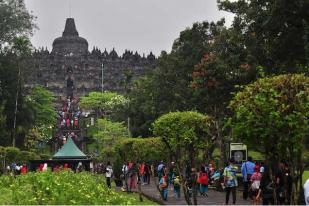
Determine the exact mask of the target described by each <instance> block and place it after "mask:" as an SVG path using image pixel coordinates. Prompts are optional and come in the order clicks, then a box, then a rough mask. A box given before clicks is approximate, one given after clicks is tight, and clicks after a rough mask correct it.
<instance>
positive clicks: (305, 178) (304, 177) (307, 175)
mask: <svg viewBox="0 0 309 206" xmlns="http://www.w3.org/2000/svg"><path fill="white" fill-rule="evenodd" d="M307 179H309V171H305V172H304V174H303V184H305V182H306V180H307Z"/></svg>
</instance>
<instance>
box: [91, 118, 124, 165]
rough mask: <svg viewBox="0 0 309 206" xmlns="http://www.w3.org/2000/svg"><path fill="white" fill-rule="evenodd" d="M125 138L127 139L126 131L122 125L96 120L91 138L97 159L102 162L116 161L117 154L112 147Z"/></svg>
mask: <svg viewBox="0 0 309 206" xmlns="http://www.w3.org/2000/svg"><path fill="white" fill-rule="evenodd" d="M125 137H128V130H127V128H126V127H125V126H124V125H123V123H120V122H113V121H110V120H107V119H98V120H97V125H96V132H95V133H94V134H93V138H94V140H95V143H94V144H95V145H96V148H95V149H96V150H97V152H98V154H99V158H100V159H104V160H106V159H109V160H115V159H117V154H116V153H115V152H116V151H115V148H114V147H113V146H114V145H115V144H116V143H117V142H118V141H120V140H121V139H123V138H125ZM114 156H115V157H114ZM112 158H113V159H112Z"/></svg>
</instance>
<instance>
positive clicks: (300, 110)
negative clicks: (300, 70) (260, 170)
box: [230, 74, 309, 204]
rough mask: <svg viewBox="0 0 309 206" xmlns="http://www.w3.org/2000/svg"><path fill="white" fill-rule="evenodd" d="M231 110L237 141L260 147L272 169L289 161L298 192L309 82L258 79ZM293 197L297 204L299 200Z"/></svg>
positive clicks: (286, 77) (297, 78) (308, 128)
mask: <svg viewBox="0 0 309 206" xmlns="http://www.w3.org/2000/svg"><path fill="white" fill-rule="evenodd" d="M230 107H231V108H232V110H233V111H234V115H233V118H232V119H231V121H230V123H231V126H232V130H233V135H234V136H235V138H236V139H239V140H241V141H243V142H245V143H247V144H249V145H254V146H260V147H261V149H262V151H263V152H264V153H265V156H266V159H267V161H269V162H270V165H275V164H276V163H278V162H280V161H286V162H287V163H288V165H289V169H290V170H291V175H292V181H293V183H294V185H293V191H294V192H297V191H299V190H298V185H301V181H300V180H301V175H302V170H303V162H302V155H303V150H304V141H305V138H308V133H309V121H308V119H309V78H308V77H306V76H304V75H300V74H299V75H298V74H297V75H292V74H288V75H279V76H275V77H267V78H263V79H259V80H257V81H256V82H254V83H252V84H250V85H248V86H246V87H245V89H244V90H243V91H241V92H239V93H237V94H236V96H235V97H234V98H233V100H232V101H231V103H230ZM299 181H300V182H299ZM291 195H292V199H293V201H294V204H296V203H297V202H296V198H297V196H296V195H295V193H293V194H291Z"/></svg>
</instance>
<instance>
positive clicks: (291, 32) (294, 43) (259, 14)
mask: <svg viewBox="0 0 309 206" xmlns="http://www.w3.org/2000/svg"><path fill="white" fill-rule="evenodd" d="M218 2H219V8H220V9H223V10H225V11H228V12H232V13H234V14H235V18H234V22H233V25H232V27H234V28H235V29H238V30H239V31H240V34H243V36H244V38H245V46H246V48H247V49H248V51H249V52H250V55H251V56H252V57H254V58H255V61H256V62H257V64H258V65H260V66H263V67H264V68H265V70H266V72H267V73H276V74H279V73H285V72H298V71H302V70H304V68H305V67H308V64H309V62H308V39H309V38H308V35H309V32H308V23H309V22H308V21H309V13H308V10H309V2H308V0H294V1H290V0H251V1H248V0H238V1H229V0H219V1H218Z"/></svg>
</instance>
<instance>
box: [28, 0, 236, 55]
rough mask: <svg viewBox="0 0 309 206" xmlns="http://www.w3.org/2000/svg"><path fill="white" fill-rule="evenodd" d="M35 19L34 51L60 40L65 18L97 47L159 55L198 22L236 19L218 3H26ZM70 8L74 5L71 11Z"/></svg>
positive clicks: (30, 0)
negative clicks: (70, 19)
mask: <svg viewBox="0 0 309 206" xmlns="http://www.w3.org/2000/svg"><path fill="white" fill-rule="evenodd" d="M25 3H26V6H27V8H28V9H29V10H30V11H32V12H33V14H34V15H35V16H37V20H36V23H37V25H38V26H39V30H37V31H35V33H34V36H33V37H32V44H33V45H34V46H35V47H41V46H44V47H45V46H47V48H48V49H49V50H51V48H52V42H53V40H54V39H55V38H57V37H59V36H61V35H62V32H63V29H64V25H65V19H66V18H68V17H70V16H71V17H73V18H74V19H75V24H76V27H77V31H78V32H79V36H81V37H84V38H85V39H87V40H88V43H89V50H90V51H91V50H92V48H93V46H97V47H98V48H100V49H102V50H104V48H106V49H107V50H108V51H110V50H111V49H112V48H113V47H115V49H116V51H117V52H118V54H122V53H123V51H124V50H125V49H130V50H133V51H138V52H139V53H140V54H143V53H145V54H147V53H149V52H150V51H152V52H153V53H155V54H156V55H158V54H159V53H160V52H161V51H162V50H166V51H170V50H171V46H172V44H173V41H174V40H175V39H176V38H177V37H178V36H179V32H180V31H182V30H184V29H185V28H186V27H189V26H191V25H192V24H193V23H194V22H197V21H204V20H207V21H216V20H219V19H221V18H222V17H224V18H226V22H227V23H228V24H230V23H231V21H232V15H231V14H230V13H226V12H223V11H219V10H218V8H217V2H216V0H25ZM70 5H71V6H70Z"/></svg>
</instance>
